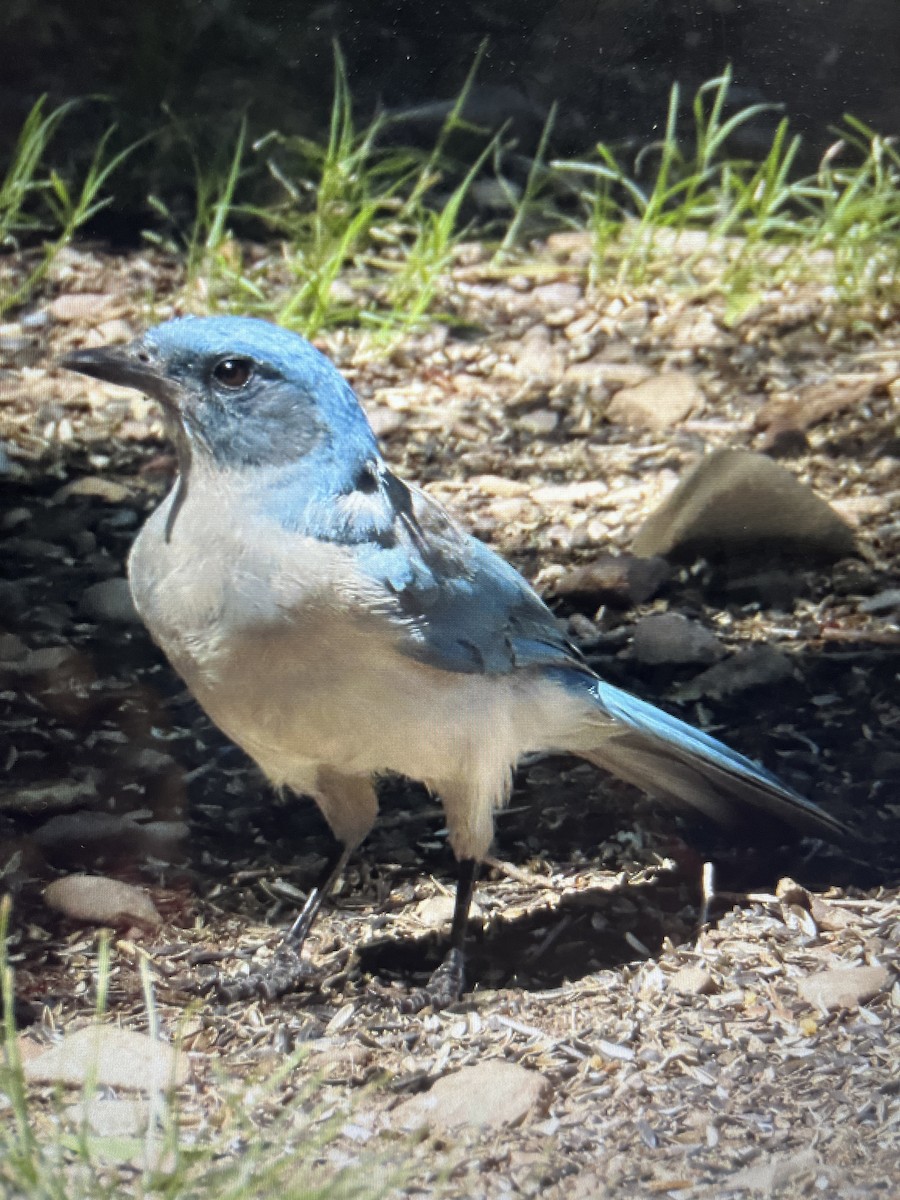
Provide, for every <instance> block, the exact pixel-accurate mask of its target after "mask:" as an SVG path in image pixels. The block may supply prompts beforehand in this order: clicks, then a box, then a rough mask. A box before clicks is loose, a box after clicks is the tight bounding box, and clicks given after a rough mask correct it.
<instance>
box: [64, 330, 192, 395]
mask: <svg viewBox="0 0 900 1200" xmlns="http://www.w3.org/2000/svg"><path fill="white" fill-rule="evenodd" d="M59 365H60V366H61V367H65V369H66V370H67V371H78V372H80V374H82V375H90V377H91V378H92V379H102V380H103V382H104V383H115V384H118V386H119V387H127V388H136V389H137V391H139V392H143V393H144V394H145V395H146V396H150V397H151V399H153V400H158V401H159V402H160V404H162V405H164V406H165V407H166V408H177V400H178V388H177V386H176V384H175V383H174V382H173V381H172V380H171V379H169V378H168V377H167V376H166V375H165V374H164V372H163V371H162V370H161V369H160V367H159V366H158V365H157V364H156V363H154V361H153V359H152V357H151V356H150V355H149V354H148V353H147V351H146V349H145V348H144V347H143V346H142V345H141V343H140V342H137V343H131V344H130V345H128V346H98V347H97V348H96V349H92V350H72V351H70V352H69V353H68V354H66V355H64V356H63V357H62V358H61V359H60V360H59Z"/></svg>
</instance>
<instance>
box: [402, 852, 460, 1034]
mask: <svg viewBox="0 0 900 1200" xmlns="http://www.w3.org/2000/svg"><path fill="white" fill-rule="evenodd" d="M477 875H478V863H477V862H476V861H475V859H474V858H464V859H462V860H461V862H460V864H459V876H458V878H457V883H456V904H455V905H454V908H453V924H452V925H451V926H450V949H449V950H448V951H447V953H446V955H445V956H444V961H443V962H442V963H441V965H440V966H439V967H438V968H437V970H436V971H434V972H433V973H432V975H431V978H430V979H429V980H428V982H427V983H426V984H425V986H424V987H423V988H417V989H416V990H415V991H414V992H410V993H409V995H407V996H404V998H403V999H402V1000H401V1001H400V1011H401V1012H407V1013H414V1012H420V1011H421V1010H422V1009H423V1008H427V1007H428V1006H429V1005H431V1007H432V1008H446V1007H447V1006H448V1005H449V1004H455V1003H456V1001H457V1000H458V999H459V998H460V996H461V995H462V993H463V989H464V988H465V986H466V960H465V942H466V930H467V928H468V925H469V909H470V908H471V907H472V895H473V893H474V891H475V880H476V878H477Z"/></svg>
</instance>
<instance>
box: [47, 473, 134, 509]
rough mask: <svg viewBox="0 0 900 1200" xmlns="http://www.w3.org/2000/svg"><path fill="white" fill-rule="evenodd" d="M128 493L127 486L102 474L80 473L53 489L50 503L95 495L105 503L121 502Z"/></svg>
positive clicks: (59, 502) (126, 497)
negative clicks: (78, 475)
mask: <svg viewBox="0 0 900 1200" xmlns="http://www.w3.org/2000/svg"><path fill="white" fill-rule="evenodd" d="M130 495H131V493H130V492H129V490H128V488H127V487H125V485H124V484H121V483H116V481H115V480H114V479H104V477H103V476H102V475H82V476H81V477H80V478H79V479H73V480H72V481H71V482H70V483H66V484H64V485H63V486H62V487H61V488H59V489H58V490H57V491H55V492H54V493H53V496H52V497H51V503H52V504H63V503H64V502H65V501H66V500H68V499H69V498H70V497H71V496H96V497H97V499H99V500H105V501H106V502H107V504H121V503H122V502H123V501H125V500H127V499H128V497H129V496H130Z"/></svg>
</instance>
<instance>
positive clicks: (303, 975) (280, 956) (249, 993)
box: [211, 942, 317, 1004]
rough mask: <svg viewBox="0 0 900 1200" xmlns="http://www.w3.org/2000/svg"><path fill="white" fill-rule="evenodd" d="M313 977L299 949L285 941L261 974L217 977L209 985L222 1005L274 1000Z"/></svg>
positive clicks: (312, 969)
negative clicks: (246, 1001) (245, 1001)
mask: <svg viewBox="0 0 900 1200" xmlns="http://www.w3.org/2000/svg"><path fill="white" fill-rule="evenodd" d="M316 977H317V972H316V970H315V969H314V968H313V967H312V966H311V965H310V964H309V962H307V960H306V959H305V958H303V956H302V955H301V953H300V947H299V946H293V945H292V944H291V943H290V942H285V943H283V944H282V945H281V946H279V947H278V949H277V950H276V951H275V957H274V958H273V959H272V961H271V963H270V964H269V965H268V967H266V968H265V969H264V970H262V971H253V972H251V973H250V974H249V975H232V976H230V977H222V976H219V977H217V978H216V979H215V980H213V982H212V987H211V990H213V991H215V993H216V997H217V998H218V999H219V1000H220V1001H221V1002H222V1003H223V1004H237V1003H238V1002H239V1001H243V1000H278V999H279V998H280V997H281V996H286V995H288V993H289V992H296V991H299V990H300V987H301V986H302V985H303V984H304V983H308V982H309V981H310V979H314V978H316Z"/></svg>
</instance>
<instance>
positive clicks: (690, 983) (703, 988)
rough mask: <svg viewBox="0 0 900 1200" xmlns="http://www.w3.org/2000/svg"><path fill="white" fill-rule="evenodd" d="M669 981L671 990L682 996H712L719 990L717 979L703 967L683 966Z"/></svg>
mask: <svg viewBox="0 0 900 1200" xmlns="http://www.w3.org/2000/svg"><path fill="white" fill-rule="evenodd" d="M668 983H669V991H671V992H678V994H679V995H681V996H711V995H712V994H713V993H714V992H716V991H718V988H717V986H716V981H715V980H714V979H713V977H712V975H710V973H709V971H706V970H704V969H703V967H682V968H681V969H680V970H679V971H676V972H675V974H674V975H672V976H671V977H670V978H669V981H668Z"/></svg>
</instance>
